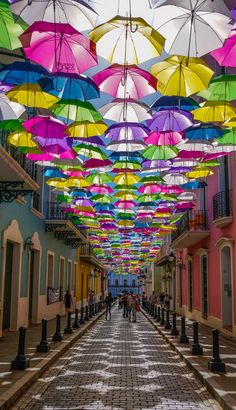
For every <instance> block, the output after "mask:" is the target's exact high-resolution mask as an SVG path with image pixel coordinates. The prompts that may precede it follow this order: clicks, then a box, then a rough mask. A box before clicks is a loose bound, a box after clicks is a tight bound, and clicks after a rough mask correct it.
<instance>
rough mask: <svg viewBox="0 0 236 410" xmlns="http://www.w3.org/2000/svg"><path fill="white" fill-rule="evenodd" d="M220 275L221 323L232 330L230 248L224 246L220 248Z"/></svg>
mask: <svg viewBox="0 0 236 410" xmlns="http://www.w3.org/2000/svg"><path fill="white" fill-rule="evenodd" d="M221 276H222V324H223V327H224V328H226V329H228V330H230V331H231V330H232V322H233V312H232V278H231V276H232V275H231V248H230V247H229V246H224V247H223V248H222V249H221Z"/></svg>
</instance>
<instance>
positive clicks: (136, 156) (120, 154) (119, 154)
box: [109, 151, 143, 161]
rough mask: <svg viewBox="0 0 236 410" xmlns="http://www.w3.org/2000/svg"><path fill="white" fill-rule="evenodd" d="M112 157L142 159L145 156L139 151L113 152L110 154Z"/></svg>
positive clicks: (125, 159)
mask: <svg viewBox="0 0 236 410" xmlns="http://www.w3.org/2000/svg"><path fill="white" fill-rule="evenodd" d="M109 158H111V159H117V160H120V161H132V160H133V161H138V160H140V161H142V160H143V156H142V155H141V154H140V153H139V152H128V151H127V152H113V153H112V154H111V155H109Z"/></svg>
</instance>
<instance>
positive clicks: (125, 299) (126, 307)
mask: <svg viewBox="0 0 236 410" xmlns="http://www.w3.org/2000/svg"><path fill="white" fill-rule="evenodd" d="M128 312H129V301H128V295H127V293H125V294H124V297H123V317H128Z"/></svg>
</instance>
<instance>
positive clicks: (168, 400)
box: [12, 307, 221, 410]
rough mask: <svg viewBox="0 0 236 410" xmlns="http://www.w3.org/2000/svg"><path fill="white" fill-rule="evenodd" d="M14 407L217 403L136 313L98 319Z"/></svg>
mask: <svg viewBox="0 0 236 410" xmlns="http://www.w3.org/2000/svg"><path fill="white" fill-rule="evenodd" d="M12 408H14V409H45V410H46V409H47V410H50V409H84V410H86V409H88V410H91V409H94V410H118V409H120V410H123V409H124V410H132V409H134V410H141V409H142V410H148V409H158V410H159V409H160V410H179V409H185V410H198V409H206V410H207V409H220V408H221V407H220V406H219V405H218V403H217V402H216V401H215V400H214V399H213V398H212V397H211V395H210V394H209V393H208V392H207V390H206V389H205V387H203V385H202V384H201V383H200V382H199V381H198V380H197V379H196V378H195V376H194V375H193V374H192V373H191V371H190V370H189V369H188V367H187V366H186V365H185V364H184V362H182V361H181V359H180V358H179V356H178V355H177V354H176V353H175V352H174V351H173V350H172V349H170V348H169V346H168V345H167V344H165V342H164V341H163V339H162V338H161V337H160V336H159V335H158V334H157V332H156V331H155V329H154V328H153V326H152V325H151V324H150V323H149V322H148V321H147V319H146V318H144V317H143V316H142V315H141V314H139V317H138V322H137V323H129V322H128V320H127V319H123V317H122V313H121V311H120V310H118V309H117V307H115V308H114V309H113V311H112V320H111V321H106V320H104V319H100V320H99V321H98V323H97V324H96V325H95V326H94V327H93V328H92V329H91V330H90V331H89V332H88V333H87V334H86V335H84V336H83V337H82V339H81V340H80V341H79V342H77V343H76V344H75V345H74V346H73V347H72V348H71V349H70V350H69V351H68V352H67V354H65V355H64V356H63V357H61V358H60V359H59V360H58V362H57V363H56V364H55V365H54V366H53V367H51V368H50V369H49V370H48V371H47V372H45V374H44V376H43V377H42V378H41V379H39V380H38V381H37V382H36V383H35V384H34V385H33V386H32V387H31V388H30V389H29V390H28V392H27V393H25V394H24V395H23V396H22V397H21V399H20V400H19V401H18V402H17V403H16V404H15V406H14V407H12Z"/></svg>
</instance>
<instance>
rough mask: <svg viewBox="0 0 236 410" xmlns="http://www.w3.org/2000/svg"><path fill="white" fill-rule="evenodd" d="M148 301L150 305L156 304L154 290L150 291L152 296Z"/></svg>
mask: <svg viewBox="0 0 236 410" xmlns="http://www.w3.org/2000/svg"><path fill="white" fill-rule="evenodd" d="M149 300H150V302H151V303H152V304H156V303H157V295H156V292H155V290H153V291H152V294H151V296H150V298H149Z"/></svg>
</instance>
